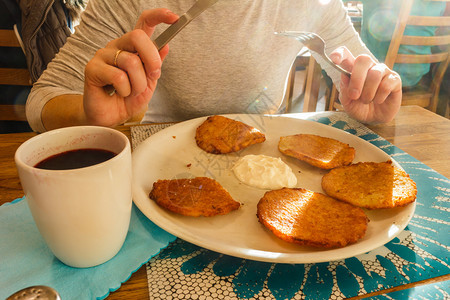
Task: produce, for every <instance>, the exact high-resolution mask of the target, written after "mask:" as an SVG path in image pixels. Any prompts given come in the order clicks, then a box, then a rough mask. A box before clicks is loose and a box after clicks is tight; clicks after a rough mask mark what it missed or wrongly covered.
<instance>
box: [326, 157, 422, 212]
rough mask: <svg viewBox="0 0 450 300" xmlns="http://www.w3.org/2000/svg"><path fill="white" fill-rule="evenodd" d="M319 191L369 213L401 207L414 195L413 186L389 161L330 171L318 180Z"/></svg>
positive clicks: (413, 198) (406, 175) (403, 173)
mask: <svg viewBox="0 0 450 300" xmlns="http://www.w3.org/2000/svg"><path fill="white" fill-rule="evenodd" d="M322 188H323V190H324V191H325V193H327V194H328V195H329V196H331V197H333V198H336V199H338V200H341V201H345V202H347V203H351V204H353V205H356V206H359V207H365V208H369V209H376V208H392V207H397V206H404V205H406V204H408V203H411V202H414V201H415V200H416V195H417V188H416V184H415V182H414V181H413V180H412V179H411V178H410V177H409V175H408V174H406V173H405V171H403V170H401V169H399V168H397V167H395V166H393V165H392V162H391V161H387V162H381V163H375V162H361V163H357V164H353V165H350V166H345V167H340V168H336V169H333V170H331V171H330V172H329V173H328V174H325V176H323V177H322Z"/></svg>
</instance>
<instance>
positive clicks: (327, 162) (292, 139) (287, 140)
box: [278, 134, 355, 169]
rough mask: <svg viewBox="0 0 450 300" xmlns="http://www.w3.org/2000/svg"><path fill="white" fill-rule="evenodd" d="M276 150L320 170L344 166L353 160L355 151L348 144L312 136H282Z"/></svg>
mask: <svg viewBox="0 0 450 300" xmlns="http://www.w3.org/2000/svg"><path fill="white" fill-rule="evenodd" d="M278 149H279V150H280V151H281V152H282V153H283V154H286V155H288V156H292V157H295V158H297V159H299V160H302V161H305V162H307V163H308V164H310V165H313V166H315V167H318V168H321V169H333V168H336V167H339V166H346V165H349V164H351V163H352V161H353V159H354V158H355V149H354V148H352V147H350V146H349V145H348V144H344V143H342V142H340V141H337V140H335V139H331V138H327V137H322V136H318V135H313V134H296V135H290V136H282V137H281V138H280V142H279V143H278Z"/></svg>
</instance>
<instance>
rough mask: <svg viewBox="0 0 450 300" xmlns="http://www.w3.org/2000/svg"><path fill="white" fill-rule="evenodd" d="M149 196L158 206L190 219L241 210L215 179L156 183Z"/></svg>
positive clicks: (175, 180) (176, 180) (201, 178)
mask: <svg viewBox="0 0 450 300" xmlns="http://www.w3.org/2000/svg"><path fill="white" fill-rule="evenodd" d="M149 196H150V198H151V199H153V200H154V201H155V202H156V203H157V204H158V205H159V206H161V207H164V208H166V209H168V210H170V211H172V212H175V213H178V214H181V215H185V216H193V217H199V216H204V217H212V216H216V215H225V214H227V213H229V212H231V211H233V210H236V209H238V208H239V207H240V203H239V202H236V201H234V199H233V198H232V197H231V195H230V194H229V193H228V192H227V191H226V190H225V189H224V188H223V187H222V186H221V185H220V184H219V183H218V182H217V181H216V180H214V179H211V178H208V177H196V178H192V179H172V180H158V181H156V182H155V183H153V189H152V191H151V192H150V195H149Z"/></svg>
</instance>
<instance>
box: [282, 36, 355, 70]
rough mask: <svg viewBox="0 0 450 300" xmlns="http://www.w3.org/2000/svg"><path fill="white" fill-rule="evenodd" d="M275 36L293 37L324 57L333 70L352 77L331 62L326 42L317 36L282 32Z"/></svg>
mask: <svg viewBox="0 0 450 300" xmlns="http://www.w3.org/2000/svg"><path fill="white" fill-rule="evenodd" d="M275 34H276V35H282V36H287V37H291V38H294V39H296V40H298V41H300V42H301V43H302V44H303V45H304V46H305V47H307V48H308V49H309V50H311V51H314V52H316V53H317V54H319V55H320V56H322V57H323V58H324V59H325V61H327V62H328V63H329V64H330V65H331V66H332V67H333V68H335V69H336V70H338V71H339V72H341V73H344V74H346V75H347V76H350V75H351V74H352V73H350V72H349V71H347V70H345V69H343V68H342V67H341V66H338V65H336V64H335V63H334V62H332V61H331V59H330V58H329V57H328V55H327V54H326V53H325V41H324V40H323V39H322V38H321V37H320V36H318V35H317V34H315V33H313V32H306V31H281V32H275Z"/></svg>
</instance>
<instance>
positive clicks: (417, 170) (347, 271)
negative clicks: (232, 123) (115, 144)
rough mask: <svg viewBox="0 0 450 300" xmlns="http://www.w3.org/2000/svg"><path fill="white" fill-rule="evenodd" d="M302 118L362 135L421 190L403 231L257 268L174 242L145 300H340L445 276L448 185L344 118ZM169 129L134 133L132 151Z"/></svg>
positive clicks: (441, 287) (150, 269)
mask: <svg viewBox="0 0 450 300" xmlns="http://www.w3.org/2000/svg"><path fill="white" fill-rule="evenodd" d="M304 118H307V119H309V120H312V121H316V122H320V123H323V124H326V125H329V126H333V127H336V128H340V129H342V130H345V131H347V132H349V133H351V134H354V135H356V136H359V137H360V138H362V139H364V140H366V141H368V142H370V143H372V144H374V145H375V146H377V147H379V148H380V149H382V150H383V151H385V152H386V153H387V154H389V155H390V156H391V157H392V158H393V159H395V160H396V161H397V162H398V163H399V164H400V165H401V166H402V167H403V168H404V169H405V171H406V172H407V173H408V174H409V175H410V176H411V178H412V179H413V180H414V181H415V182H416V183H417V187H418V195H417V206H416V211H415V215H414V217H413V218H412V220H411V222H410V223H409V225H408V226H407V228H406V229H405V230H404V231H403V232H402V233H401V234H400V235H399V236H398V237H397V238H395V239H393V240H392V241H391V242H389V243H387V244H386V245H384V246H382V247H379V248H377V249H375V250H373V251H370V252H368V253H365V254H363V255H359V256H356V257H351V258H348V259H345V260H339V261H333V262H326V263H317V264H273V263H265V262H256V261H251V260H245V259H240V258H235V257H231V256H227V255H223V254H220V253H216V252H213V251H209V250H206V249H204V248H201V247H198V246H195V245H193V244H190V243H187V242H185V241H183V240H181V239H177V240H176V241H175V242H173V243H171V244H170V245H169V247H167V248H166V249H164V250H162V251H161V252H160V253H159V254H158V255H157V256H155V257H154V258H152V259H151V260H150V261H149V262H148V263H147V276H148V284H149V293H150V298H152V299H161V298H171V299H203V298H204V299H236V298H240V299H314V300H316V299H344V298H347V297H353V296H358V295H363V294H367V293H371V292H376V291H380V290H384V289H387V288H390V287H395V286H399V285H403V284H407V283H412V282H417V281H420V280H424V279H428V278H432V277H436V276H440V275H445V274H449V273H450V266H449V265H450V262H449V252H450V251H449V250H450V238H449V229H450V181H449V180H448V179H447V178H446V177H444V176H442V175H440V174H439V173H437V172H435V171H434V170H432V169H431V168H429V167H428V166H426V165H424V164H423V163H421V162H420V161H418V160H416V159H414V158H413V157H411V156H410V155H409V154H407V153H405V152H404V151H402V150H400V149H398V148H397V147H395V146H394V145H392V144H390V143H389V142H388V141H386V140H385V139H383V138H381V137H380V136H378V135H377V134H376V133H374V132H373V131H371V130H369V129H368V128H367V127H365V126H364V125H362V124H361V123H359V122H357V121H355V120H353V119H351V118H349V117H348V116H347V115H346V114H345V113H337V112H324V113H320V114H306V115H305V117H304ZM167 126H170V124H165V125H148V126H138V127H133V128H132V140H133V145H134V146H136V145H138V144H139V143H140V142H141V141H143V140H144V139H145V138H147V137H148V136H150V135H151V134H153V133H155V132H157V131H159V130H161V129H163V128H165V127H167ZM443 150H444V149H443ZM449 294H450V282H449V281H447V282H440V283H437V284H431V285H426V286H420V287H416V288H413V289H409V290H404V291H399V292H396V293H390V294H389V295H387V296H384V295H382V296H377V297H374V298H373V299H450V295H449Z"/></svg>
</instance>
